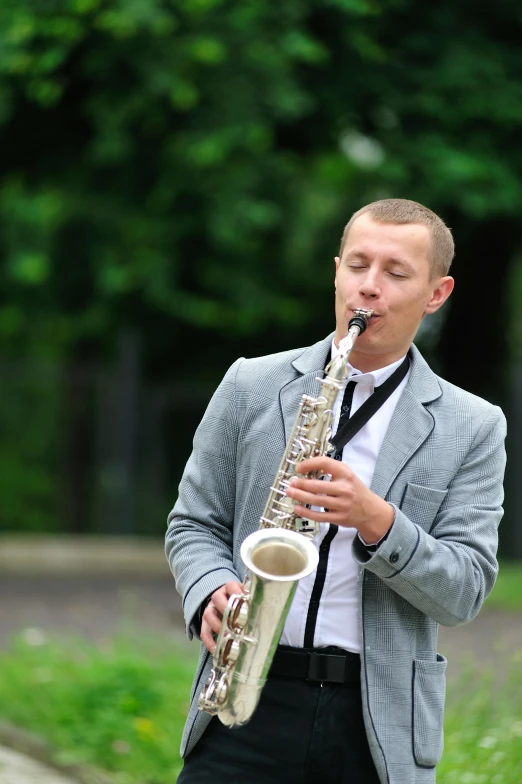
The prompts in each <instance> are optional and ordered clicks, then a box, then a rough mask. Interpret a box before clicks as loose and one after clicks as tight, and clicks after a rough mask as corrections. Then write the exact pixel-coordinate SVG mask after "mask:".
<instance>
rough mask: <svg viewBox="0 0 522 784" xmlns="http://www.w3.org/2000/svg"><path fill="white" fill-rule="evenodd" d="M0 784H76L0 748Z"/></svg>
mask: <svg viewBox="0 0 522 784" xmlns="http://www.w3.org/2000/svg"><path fill="white" fill-rule="evenodd" d="M0 784H78V782H77V781H75V780H74V779H71V778H69V776H65V775H64V774H63V773H58V771H56V770H53V769H52V768H49V767H47V765H43V764H42V763H41V762H36V761H35V760H32V759H29V758H28V757H25V756H24V755H23V754H19V753H18V752H17V751H12V750H11V749H6V748H5V747H4V746H0Z"/></svg>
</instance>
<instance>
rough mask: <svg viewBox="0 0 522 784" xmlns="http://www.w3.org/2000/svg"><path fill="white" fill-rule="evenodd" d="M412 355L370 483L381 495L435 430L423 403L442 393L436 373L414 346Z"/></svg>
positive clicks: (431, 417) (434, 398)
mask: <svg viewBox="0 0 522 784" xmlns="http://www.w3.org/2000/svg"><path fill="white" fill-rule="evenodd" d="M410 356H411V360H412V364H411V371H410V377H409V379H408V383H407V385H406V388H405V389H404V392H403V393H402V395H401V397H400V399H399V402H398V403H397V407H396V409H395V411H394V413H393V417H392V419H391V422H390V426H389V427H388V430H387V431H386V436H385V438H384V442H383V445H382V447H381V451H380V452H379V457H378V458H377V464H376V466H375V472H374V475H373V480H372V484H371V489H372V490H373V492H374V493H376V494H377V495H379V496H381V498H385V497H386V494H387V493H388V491H389V489H390V487H391V485H392V482H393V481H394V480H395V478H396V477H397V475H398V474H399V473H400V471H402V469H403V468H404V466H405V465H406V463H407V462H408V460H410V458H411V457H412V456H413V455H414V454H415V452H417V450H418V449H419V448H420V446H421V445H422V444H423V443H424V442H425V441H426V439H427V438H428V436H429V435H430V433H431V431H432V430H433V427H434V424H435V422H434V419H433V416H432V415H431V413H430V412H429V410H428V409H427V408H426V407H425V405H424V404H425V403H429V402H431V401H433V400H436V399H437V398H438V397H440V396H441V394H442V390H441V388H440V385H439V383H438V381H437V377H436V375H435V374H434V373H433V371H432V370H431V369H430V368H429V366H428V364H427V363H426V361H425V360H424V359H423V357H422V355H421V354H420V352H419V351H418V350H417V348H416V347H415V346H412V347H411V353H410Z"/></svg>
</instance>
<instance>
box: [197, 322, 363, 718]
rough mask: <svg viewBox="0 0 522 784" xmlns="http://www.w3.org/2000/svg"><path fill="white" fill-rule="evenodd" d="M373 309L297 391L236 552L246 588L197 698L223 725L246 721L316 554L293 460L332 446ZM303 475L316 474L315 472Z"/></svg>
mask: <svg viewBox="0 0 522 784" xmlns="http://www.w3.org/2000/svg"><path fill="white" fill-rule="evenodd" d="M371 314H372V311H369V310H355V311H354V315H353V318H352V319H350V322H349V325H348V335H347V337H346V338H344V339H343V340H342V341H341V343H340V349H341V353H340V354H339V355H338V356H337V357H336V358H335V359H334V360H332V361H331V362H330V363H329V365H328V366H327V368H326V370H325V377H324V378H322V379H318V381H319V382H320V390H319V394H318V396H317V397H312V396H310V395H303V397H302V398H301V402H300V404H299V409H298V411H297V415H296V418H295V421H294V425H293V427H292V431H291V433H290V437H289V439H288V444H287V446H286V449H285V452H284V454H283V457H282V460H281V463H280V465H279V469H278V471H277V474H276V477H275V480H274V483H273V485H272V487H271V488H270V493H269V495H268V499H267V502H266V505H265V508H264V511H263V514H262V515H261V519H260V523H259V530H258V531H255V532H254V533H253V534H250V536H247V537H246V539H245V540H244V542H243V544H242V546H241V558H242V560H243V562H244V564H245V566H246V567H247V576H246V579H245V592H244V594H235V595H234V596H231V597H230V599H229V602H228V605H227V607H226V609H225V612H224V614H223V621H222V624H221V630H220V632H219V635H218V638H217V643H216V649H215V652H214V656H213V668H212V671H211V674H210V677H209V680H208V683H207V684H206V685H205V686H204V687H203V690H202V692H201V695H200V697H199V701H198V707H199V709H200V710H203V711H206V712H207V713H210V714H211V715H212V716H214V715H217V716H218V717H219V719H220V720H221V721H222V723H223V724H225V725H227V726H229V727H234V726H240V725H241V724H245V723H246V722H247V721H248V720H249V719H250V718H251V716H252V714H253V712H254V710H255V708H256V706H257V703H258V702H259V698H260V696H261V691H262V689H263V686H264V683H265V681H266V677H267V675H268V671H269V669H270V665H271V663H272V659H273V656H274V653H275V651H276V648H277V645H278V642H279V638H280V636H281V632H282V630H283V626H284V623H285V620H286V616H287V614H288V611H289V609H290V605H291V603H292V599H293V596H294V593H295V590H296V588H297V583H298V581H299V580H300V579H302V578H303V577H306V576H307V575H308V574H310V573H311V572H312V571H313V570H314V569H315V568H316V567H317V563H318V559H319V554H318V551H317V548H316V547H315V546H314V544H313V543H312V541H311V539H312V538H313V537H314V535H315V534H316V533H317V532H318V531H319V525H318V524H317V523H315V522H314V521H312V520H308V519H306V518H303V517H299V516H298V515H296V514H295V512H294V502H293V500H292V499H291V498H288V497H287V496H286V488H287V487H288V485H289V483H290V480H291V479H292V477H294V476H298V475H299V474H298V473H297V470H296V465H297V464H298V463H299V462H300V461H302V460H306V459H308V458H311V457H320V456H322V455H325V454H327V452H328V451H329V449H330V443H329V439H330V436H331V432H332V423H333V416H334V415H333V407H334V403H335V401H336V398H337V395H338V394H339V391H340V390H341V389H342V386H343V382H344V380H345V379H346V377H347V375H348V370H347V360H348V357H349V355H350V352H351V349H352V347H353V344H354V342H355V340H356V338H357V337H358V335H360V334H361V333H362V332H364V330H365V329H366V326H367V323H368V320H369V318H370V316H371ZM307 476H308V477H311V478H317V477H316V475H315V474H308V475H307Z"/></svg>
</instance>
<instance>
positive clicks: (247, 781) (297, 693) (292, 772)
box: [178, 676, 379, 784]
mask: <svg viewBox="0 0 522 784" xmlns="http://www.w3.org/2000/svg"><path fill="white" fill-rule="evenodd" d="M318 782H320V784H379V778H378V776H377V772H376V770H375V766H374V764H373V760H372V758H371V756H370V750H369V748H368V741H367V739H366V733H365V729H364V725H363V718H362V705H361V685H360V684H359V683H346V684H341V685H339V684H327V683H325V684H324V685H323V686H321V684H320V683H309V682H307V681H304V680H294V679H289V678H279V677H275V676H270V677H269V679H268V682H267V684H266V686H265V688H264V689H263V693H262V696H261V700H260V703H259V705H258V707H257V710H256V711H255V713H254V715H253V717H252V719H251V720H250V721H249V723H248V724H246V725H245V726H243V727H238V728H235V729H229V728H228V727H225V726H224V725H223V724H221V722H220V721H219V719H218V718H213V719H212V720H211V722H210V725H209V727H208V729H207V730H206V732H205V733H204V735H203V737H202V738H201V739H200V740H199V742H198V743H197V744H196V746H195V748H194V750H193V751H192V752H191V753H190V754H189V755H188V756H187V758H186V759H185V767H184V768H183V770H182V772H181V773H180V775H179V777H178V784H207V783H208V784H317V783H318Z"/></svg>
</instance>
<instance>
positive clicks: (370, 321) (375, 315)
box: [349, 308, 382, 327]
mask: <svg viewBox="0 0 522 784" xmlns="http://www.w3.org/2000/svg"><path fill="white" fill-rule="evenodd" d="M367 310H370V308H367ZM350 313H351V316H350V317H349V319H350V318H352V316H353V313H354V310H353V309H350ZM380 318H382V314H381V313H375V311H374V312H373V313H372V315H371V316H370V318H369V319H368V324H367V327H371V325H372V324H375V322H376V321H378V320H379V319H380Z"/></svg>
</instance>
